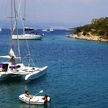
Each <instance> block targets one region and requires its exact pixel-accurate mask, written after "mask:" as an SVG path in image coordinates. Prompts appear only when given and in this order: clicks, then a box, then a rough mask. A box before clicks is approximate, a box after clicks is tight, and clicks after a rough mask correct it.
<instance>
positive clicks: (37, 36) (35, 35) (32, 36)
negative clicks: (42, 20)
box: [12, 12, 43, 40]
mask: <svg viewBox="0 0 108 108" xmlns="http://www.w3.org/2000/svg"><path fill="white" fill-rule="evenodd" d="M24 13H25V12H24ZM22 23H23V34H20V35H17V34H13V35H12V39H14V40H16V39H20V40H21V39H23V40H24V39H27V40H31V39H32V40H41V39H42V38H43V34H38V33H36V32H32V33H26V32H27V31H32V30H34V29H33V28H30V27H25V18H24V17H23V18H22ZM15 24H16V25H17V22H16V23H15ZM15 29H17V28H15Z"/></svg>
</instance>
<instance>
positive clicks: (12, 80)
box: [0, 74, 47, 84]
mask: <svg viewBox="0 0 108 108" xmlns="http://www.w3.org/2000/svg"><path fill="white" fill-rule="evenodd" d="M46 76H47V75H46V74H45V75H43V76H40V77H39V78H37V79H34V80H30V81H25V80H24V79H22V78H21V77H8V78H6V79H4V80H1V81H0V84H11V83H14V84H15V83H17V84H21V83H24V84H34V83H35V84H36V83H38V82H40V81H42V80H44V79H45V78H46Z"/></svg>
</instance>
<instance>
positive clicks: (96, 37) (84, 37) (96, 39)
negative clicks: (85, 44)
mask: <svg viewBox="0 0 108 108" xmlns="http://www.w3.org/2000/svg"><path fill="white" fill-rule="evenodd" d="M66 37H68V38H74V39H80V40H88V41H100V42H108V39H103V38H101V36H87V35H85V36H84V35H80V36H78V35H76V34H70V35H66Z"/></svg>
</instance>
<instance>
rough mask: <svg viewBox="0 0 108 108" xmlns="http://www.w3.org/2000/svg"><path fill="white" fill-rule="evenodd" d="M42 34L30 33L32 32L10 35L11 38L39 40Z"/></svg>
mask: <svg viewBox="0 0 108 108" xmlns="http://www.w3.org/2000/svg"><path fill="white" fill-rule="evenodd" d="M42 37H43V36H42V35H32V34H25V35H18V36H17V35H12V39H14V40H16V39H20V40H25V39H27V40H41V39H42Z"/></svg>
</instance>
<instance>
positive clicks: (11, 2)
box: [11, 0, 13, 49]
mask: <svg viewBox="0 0 108 108" xmlns="http://www.w3.org/2000/svg"><path fill="white" fill-rule="evenodd" d="M12 35H13V0H11V49H13V40H12Z"/></svg>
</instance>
